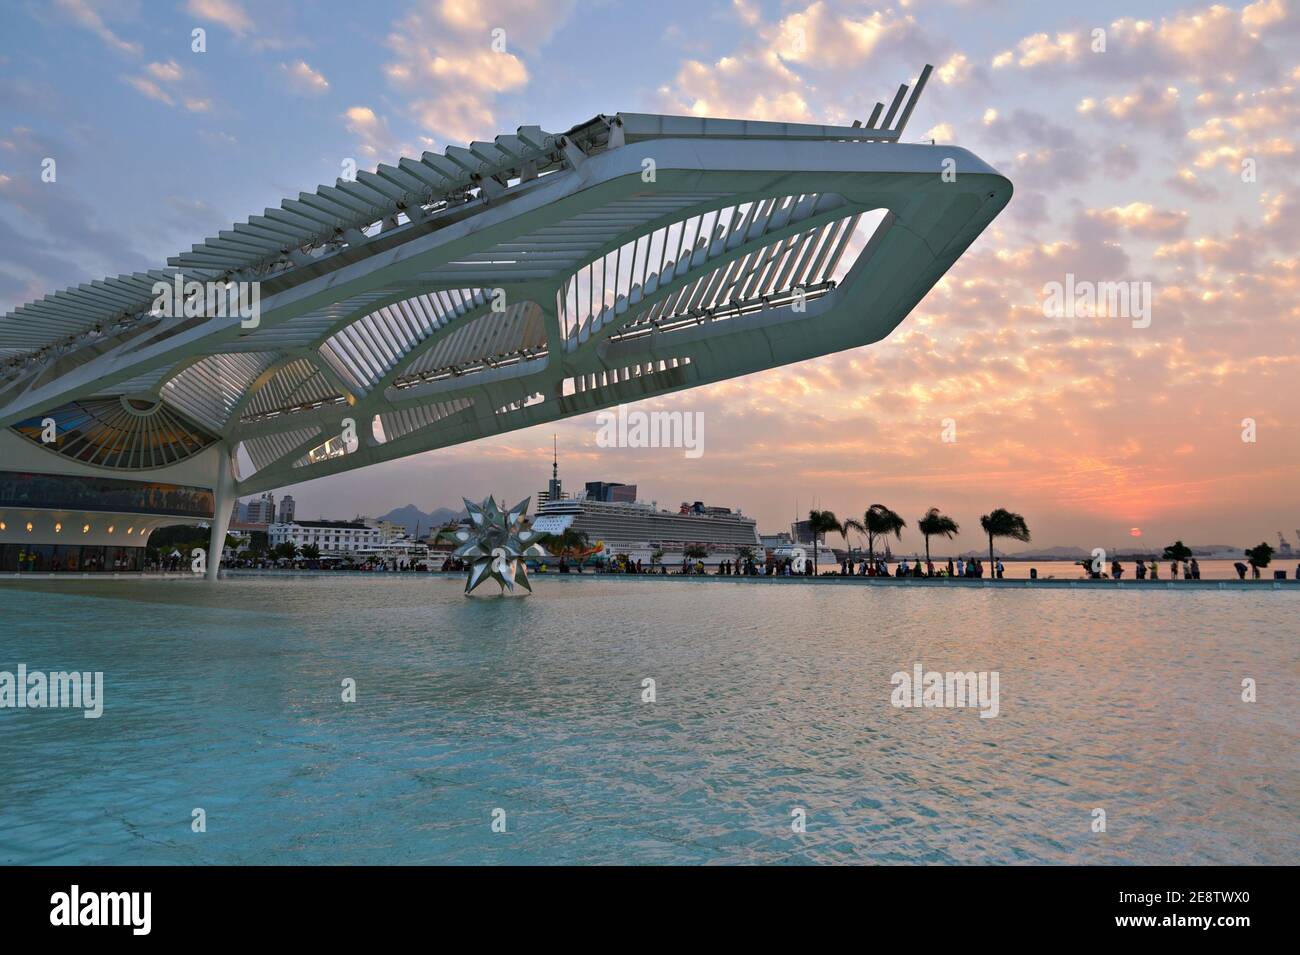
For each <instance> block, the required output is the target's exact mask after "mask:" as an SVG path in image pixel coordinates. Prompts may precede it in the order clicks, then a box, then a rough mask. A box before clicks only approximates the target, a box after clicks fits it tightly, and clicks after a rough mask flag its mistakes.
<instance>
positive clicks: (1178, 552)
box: [1162, 541, 1192, 560]
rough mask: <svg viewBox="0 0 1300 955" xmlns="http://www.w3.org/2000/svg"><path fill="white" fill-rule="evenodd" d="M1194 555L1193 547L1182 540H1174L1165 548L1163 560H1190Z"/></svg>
mask: <svg viewBox="0 0 1300 955" xmlns="http://www.w3.org/2000/svg"><path fill="white" fill-rule="evenodd" d="M1191 556H1192V549H1191V548H1190V547H1188V546H1187V545H1186V544H1184V543H1183V542H1182V541H1174V542H1173V543H1172V544H1170V545H1169V546H1168V547H1166V548H1165V556H1164V557H1163V558H1162V559H1163V560H1188V559H1189V558H1190V557H1191Z"/></svg>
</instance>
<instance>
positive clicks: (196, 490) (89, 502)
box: [0, 471, 214, 520]
mask: <svg viewBox="0 0 1300 955" xmlns="http://www.w3.org/2000/svg"><path fill="white" fill-rule="evenodd" d="M5 507H39V508H45V509H50V510H58V509H67V510H78V511H114V512H119V513H123V514H166V515H168V516H174V517H194V518H200V519H202V520H211V518H212V516H213V507H214V504H213V498H212V491H210V490H209V489H207V488H203V487H190V486H187V485H184V484H160V483H157V482H152V481H124V480H122V479H120V478H108V477H98V476H94V477H86V476H81V475H72V474H34V473H30V472H24V471H0V508H5Z"/></svg>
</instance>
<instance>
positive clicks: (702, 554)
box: [682, 544, 709, 563]
mask: <svg viewBox="0 0 1300 955" xmlns="http://www.w3.org/2000/svg"><path fill="white" fill-rule="evenodd" d="M682 556H683V557H685V558H686V559H687V560H689V561H691V562H692V563H694V562H695V561H697V560H703V559H704V558H706V557H708V556H709V549H708V548H707V547H705V546H704V545H703V544H687V545H686V546H685V547H684V548H683V549H682Z"/></svg>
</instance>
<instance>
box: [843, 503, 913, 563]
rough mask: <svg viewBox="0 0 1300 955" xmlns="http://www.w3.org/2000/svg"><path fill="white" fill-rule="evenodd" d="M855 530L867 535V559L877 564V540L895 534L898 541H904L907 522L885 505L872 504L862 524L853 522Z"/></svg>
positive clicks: (864, 515) (863, 517)
mask: <svg viewBox="0 0 1300 955" xmlns="http://www.w3.org/2000/svg"><path fill="white" fill-rule="evenodd" d="M852 525H853V530H855V531H857V532H859V533H861V534H866V535H867V559H868V560H869V561H870V562H871V563H873V564H874V563H875V562H876V538H877V537H888V536H889V535H890V534H893V535H894V537H895V538H896V539H898V540H902V539H903V528H904V527H906V526H907V521H905V520H903V518H902V517H901V516H900V515H899V514H898V513H897V512H895V511H891V510H890V509H889V508H887V507H885V505H883V504H872V505H871V506H870V507H869V508H867V510H866V513H864V514H863V515H862V523H860V524H859V523H858V522H857V521H853V522H852Z"/></svg>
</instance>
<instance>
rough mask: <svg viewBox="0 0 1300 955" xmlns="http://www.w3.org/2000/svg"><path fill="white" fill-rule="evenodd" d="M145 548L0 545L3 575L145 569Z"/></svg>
mask: <svg viewBox="0 0 1300 955" xmlns="http://www.w3.org/2000/svg"><path fill="white" fill-rule="evenodd" d="M144 560H145V555H144V548H143V547H86V546H82V545H79V544H0V572H3V571H10V572H14V571H17V572H19V573H24V572H29V571H31V572H34V571H40V572H45V573H48V572H51V571H62V570H66V571H77V572H80V573H97V572H100V571H109V572H112V571H114V570H119V571H121V570H143V569H144Z"/></svg>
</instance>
